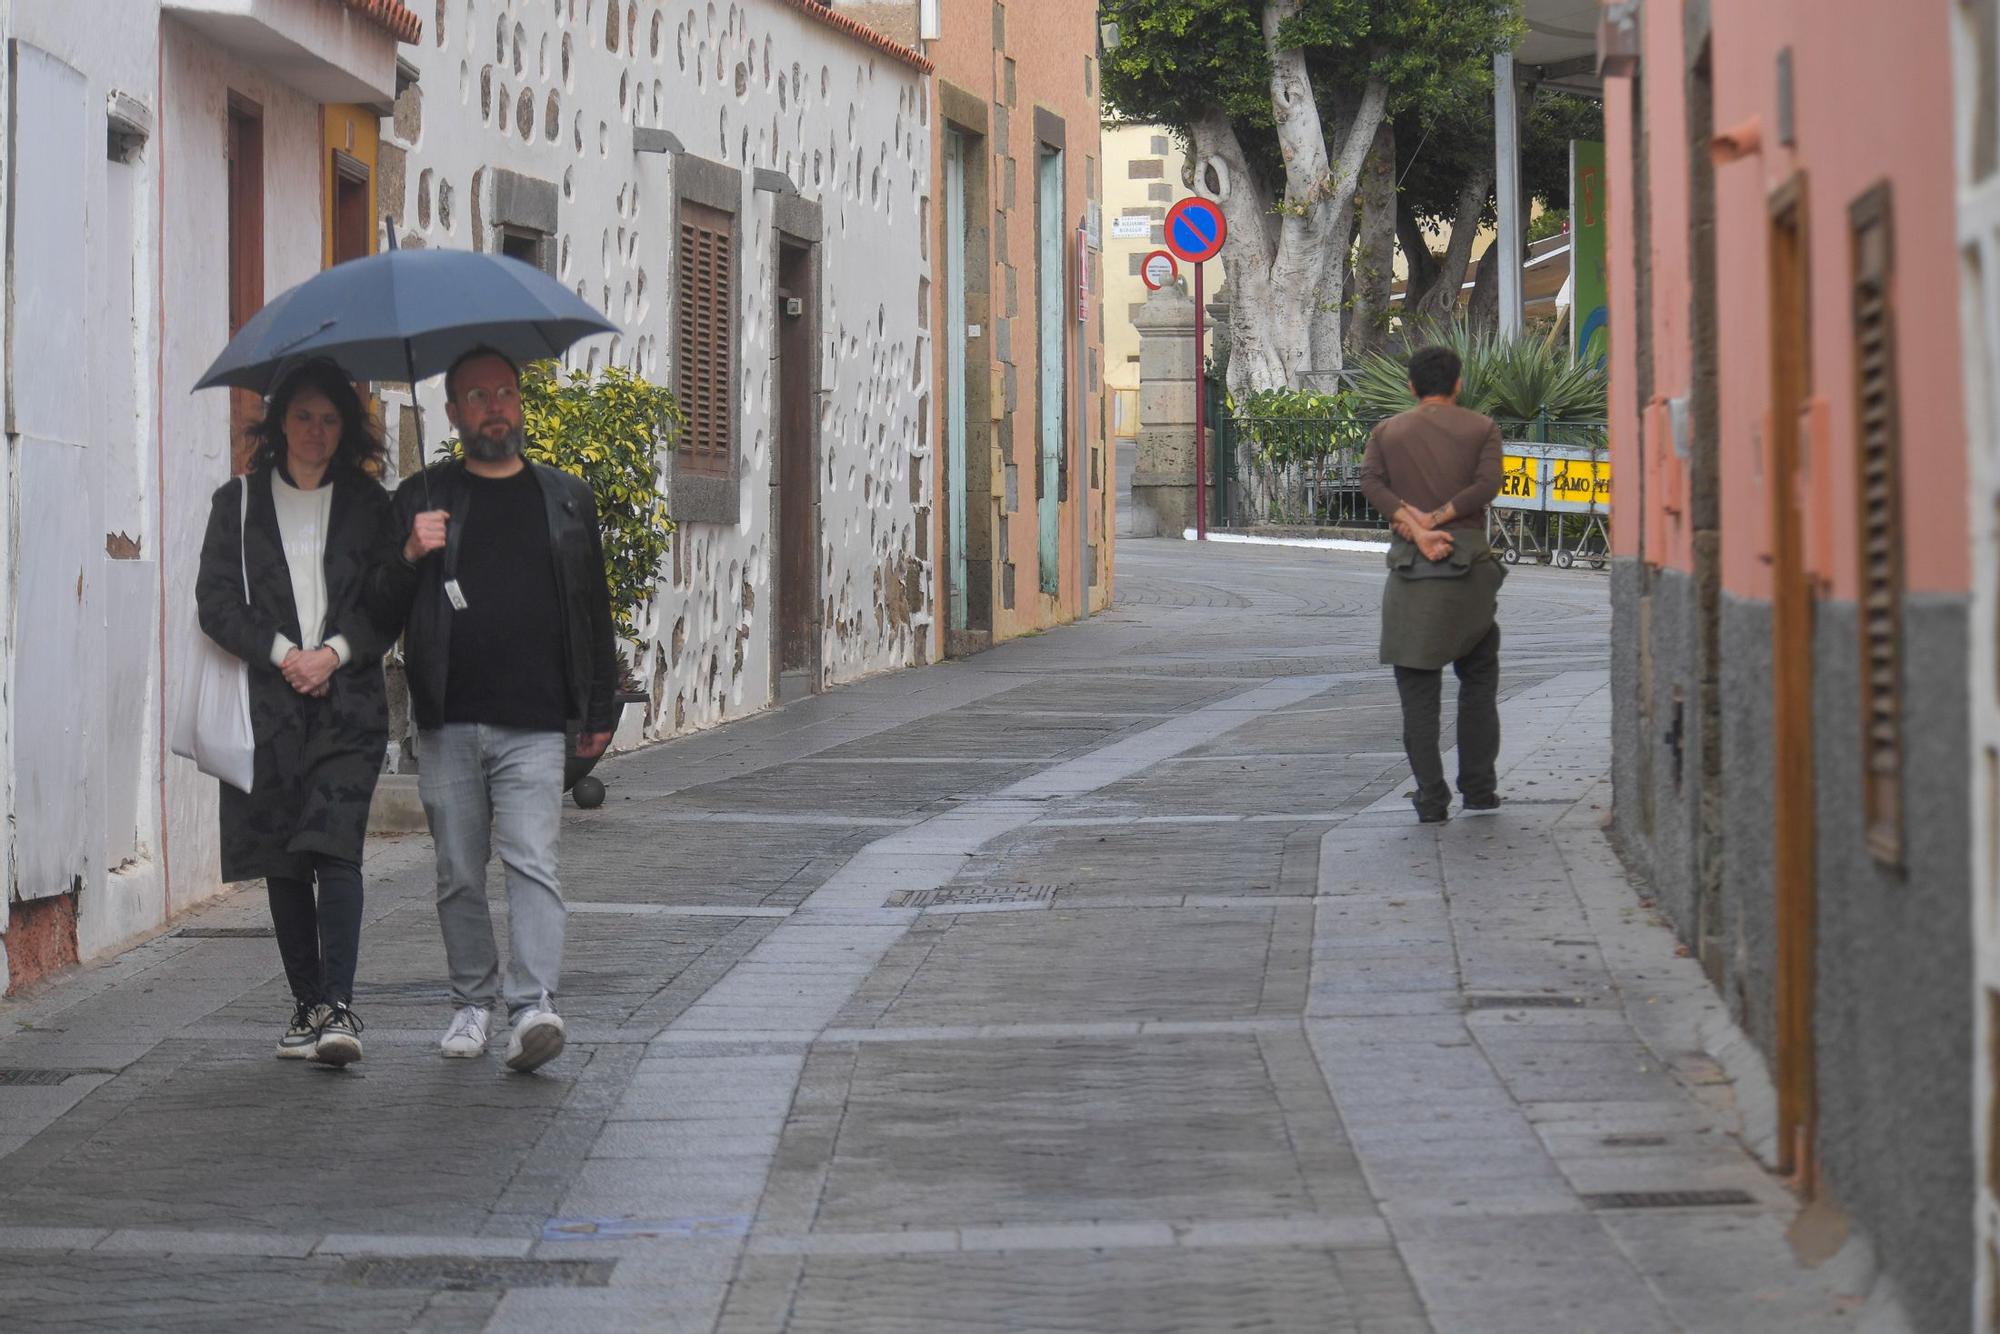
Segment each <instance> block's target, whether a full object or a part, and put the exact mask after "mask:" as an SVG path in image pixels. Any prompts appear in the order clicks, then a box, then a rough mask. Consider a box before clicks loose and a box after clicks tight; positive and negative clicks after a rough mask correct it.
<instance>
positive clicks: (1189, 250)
mask: <svg viewBox="0 0 2000 1334" xmlns="http://www.w3.org/2000/svg"><path fill="white" fill-rule="evenodd" d="M1228 239H1229V224H1228V223H1227V222H1225V221H1223V217H1222V209H1221V206H1219V205H1218V204H1216V203H1215V201H1214V200H1211V199H1203V198H1201V197H1200V196H1199V195H1196V196H1191V197H1189V198H1187V199H1183V200H1181V202H1180V203H1178V204H1175V205H1174V206H1173V207H1172V208H1170V209H1168V210H1167V249H1169V250H1171V251H1173V252H1174V257H1175V258H1176V259H1184V260H1186V261H1187V262H1188V263H1190V264H1201V263H1205V262H1207V261H1208V260H1211V259H1214V258H1215V257H1216V256H1217V255H1219V254H1221V253H1222V244H1223V242H1225V241H1227V240H1228Z"/></svg>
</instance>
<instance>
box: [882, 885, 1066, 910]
mask: <svg viewBox="0 0 2000 1334" xmlns="http://www.w3.org/2000/svg"><path fill="white" fill-rule="evenodd" d="M1061 888H1062V886H1061V885H960V886H956V887H949V888H945V889H906V890H904V891H903V892H902V893H901V894H898V895H896V896H895V897H894V898H892V899H890V900H889V906H890V907H892V908H934V907H938V906H940V905H946V904H959V905H964V906H968V907H972V906H977V905H980V904H986V903H1048V902H1051V901H1053V900H1054V898H1055V896H1056V891H1058V890H1059V889H1061Z"/></svg>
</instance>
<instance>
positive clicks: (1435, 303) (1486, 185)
mask: <svg viewBox="0 0 2000 1334" xmlns="http://www.w3.org/2000/svg"><path fill="white" fill-rule="evenodd" d="M1492 197H1493V172H1492V171H1491V170H1490V169H1489V170H1486V171H1481V172H1475V173H1474V174H1473V175H1471V176H1469V177H1467V178H1466V181H1465V185H1464V187H1463V188H1462V189H1460V190H1459V192H1458V216H1457V217H1456V218H1454V219H1453V220H1452V224H1451V239H1450V240H1449V241H1448V242H1447V243H1446V245H1445V251H1444V258H1443V259H1442V260H1441V261H1439V262H1438V264H1437V265H1436V272H1435V273H1434V274H1433V276H1432V278H1431V282H1430V284H1429V287H1428V289H1427V290H1425V292H1424V293H1423V295H1421V296H1418V295H1416V292H1417V287H1416V284H1414V283H1412V284H1411V285H1410V289H1409V290H1410V293H1411V295H1410V296H1409V297H1408V298H1407V299H1406V301H1405V305H1406V307H1407V309H1408V311H1409V313H1410V319H1411V320H1412V321H1414V322H1416V323H1418V324H1442V323H1445V322H1447V321H1449V320H1451V319H1454V318H1456V317H1457V315H1458V297H1459V289H1460V288H1462V287H1463V286H1464V285H1465V271H1466V269H1468V268H1470V267H1471V265H1472V242H1473V239H1474V238H1475V237H1477V236H1478V234H1479V220H1480V218H1481V217H1482V216H1483V215H1484V214H1485V212H1486V204H1487V201H1488V200H1490V199H1491V198H1492ZM1497 277H1498V273H1497V271H1496V273H1495V278H1496V279H1497ZM1497 299H1498V297H1497V293H1496V296H1495V300H1497ZM1495 310H1496V311H1497V310H1498V307H1497V306H1496V307H1495ZM1496 319H1497V315H1496Z"/></svg>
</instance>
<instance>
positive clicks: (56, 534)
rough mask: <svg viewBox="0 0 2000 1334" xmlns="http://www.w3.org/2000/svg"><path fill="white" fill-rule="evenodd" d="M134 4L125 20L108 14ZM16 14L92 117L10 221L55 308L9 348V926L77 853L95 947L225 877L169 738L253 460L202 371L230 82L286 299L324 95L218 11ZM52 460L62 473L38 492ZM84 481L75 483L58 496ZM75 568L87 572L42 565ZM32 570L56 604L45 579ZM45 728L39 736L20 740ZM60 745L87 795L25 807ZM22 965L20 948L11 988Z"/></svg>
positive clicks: (4, 859) (313, 209) (1, 741)
mask: <svg viewBox="0 0 2000 1334" xmlns="http://www.w3.org/2000/svg"><path fill="white" fill-rule="evenodd" d="M309 2H310V0H309ZM114 7H115V8H116V9H117V11H118V14H117V17H118V20H119V21H117V22H106V21H105V19H106V10H107V9H109V8H114ZM323 7H324V8H326V9H327V10H328V11H329V14H328V15H326V16H323V17H326V18H327V19H328V22H329V23H330V24H331V26H332V28H333V29H337V30H338V32H339V33H340V35H341V40H342V41H343V42H352V41H354V40H363V41H371V40H372V41H373V43H374V48H375V49H373V51H372V55H371V61H372V63H374V64H378V65H379V64H381V63H382V62H383V61H384V60H385V59H386V60H393V46H394V43H393V42H392V40H391V39H390V38H389V37H388V35H387V34H386V33H382V34H379V35H377V36H375V37H373V38H368V37H367V36H366V35H365V34H363V35H362V36H360V37H357V35H356V33H355V32H354V31H353V30H352V24H350V23H349V22H348V18H347V17H346V16H345V12H344V11H342V12H341V13H332V11H334V10H338V9H339V7H338V6H334V5H331V4H327V5H325V6H323ZM0 33H4V35H5V36H6V37H8V38H11V39H15V40H18V41H21V42H23V43H28V44H31V45H32V46H33V47H35V48H37V49H39V50H40V51H43V52H46V53H47V56H48V58H49V59H50V60H51V61H53V62H59V63H60V64H62V65H66V66H68V67H69V68H70V69H72V70H74V71H75V72H76V76H77V78H78V79H79V80H80V83H81V90H82V91H81V106H82V115H83V117H84V124H83V126H82V129H81V131H80V147H79V148H76V149H73V150H71V151H70V152H69V153H68V159H67V163H66V165H65V167H64V172H63V173H56V174H55V175H61V176H62V177H63V180H64V182H65V183H63V184H61V185H60V188H55V189H44V190H42V191H39V192H38V195H37V199H36V204H35V207H33V208H30V209H26V210H15V211H14V225H15V227H16V228H17V229H19V230H18V233H17V234H15V235H11V236H6V237H5V238H4V240H5V243H6V245H5V252H4V253H5V254H6V255H7V256H8V257H9V259H10V260H12V261H15V262H16V268H15V269H14V271H13V272H11V273H10V274H9V275H8V276H9V278H10V280H11V281H13V282H14V283H15V284H16V290H17V291H21V290H23V289H22V287H21V283H22V281H23V278H24V276H28V277H31V278H32V279H33V281H32V282H30V284H29V289H28V290H37V285H39V288H41V289H46V291H47V293H48V294H49V296H50V298H51V300H52V301H53V302H54V306H53V307H52V308H51V309H50V310H49V311H43V312H41V313H39V314H38V313H34V312H33V311H32V310H30V311H27V312H23V311H22V309H21V307H20V306H19V305H18V304H17V316H18V317H19V324H20V327H18V328H17V329H15V330H14V331H13V332H12V336H11V337H10V338H9V339H8V340H5V342H4V343H0V362H4V364H5V365H6V366H7V367H8V368H9V369H11V371H12V375H11V378H10V380H9V381H8V382H9V383H11V384H12V385H13V386H14V387H15V396H14V397H15V401H14V402H11V403H9V404H8V405H7V407H8V413H9V418H10V420H15V424H16V426H17V427H18V429H19V430H20V431H22V432H23V434H22V435H21V436H19V437H17V440H16V442H10V445H9V449H8V455H7V460H6V467H5V468H4V469H0V514H4V515H5V516H6V519H5V522H6V525H7V531H6V534H5V541H4V543H0V562H4V575H5V577H4V578H0V634H4V636H5V639H4V643H0V647H3V648H4V650H5V663H6V668H5V670H6V701H5V706H4V707H0V783H4V785H5V788H6V799H7V809H8V812H9V813H10V815H11V816H12V817H13V818H12V819H10V820H9V821H7V822H6V823H5V825H4V826H0V868H4V870H0V876H4V885H0V930H4V929H6V927H7V926H8V924H9V921H10V914H9V910H8V907H7V903H8V901H9V900H12V899H15V898H19V897H23V896H34V895H37V894H43V893H48V892H60V891H61V890H62V889H65V888H67V885H57V884H54V883H53V882H52V881H51V879H50V874H49V873H48V866H46V865H44V864H43V863H45V862H48V860H49V857H50V856H51V855H53V853H52V852H51V850H52V849H53V850H57V851H62V852H63V853H64V856H65V857H66V858H67V861H66V862H65V866H68V865H69V863H74V869H76V870H77V871H78V872H79V873H80V874H82V875H83V877H84V880H83V886H82V892H81V893H80V895H79V897H78V909H79V920H78V946H79V949H80V951H81V953H82V954H83V955H84V956H85V957H90V956H92V955H95V954H101V953H104V952H106V951H108V950H111V949H114V948H117V947H119V946H121V945H123V944H126V943H129V942H130V941H132V940H133V939H135V938H138V937H141V936H143V935H145V934H147V933H149V932H151V931H155V930H158V929H159V928H160V927H161V926H163V925H164V924H165V923H166V921H167V919H168V917H169V916H170V915H171V914H172V913H173V912H177V911H179V910H181V909H183V908H185V907H187V906H188V905H189V904H191V903H194V902H197V901H199V900H201V899H203V898H206V897H209V896H211V895H213V894H214V893H216V892H217V891H218V890H219V889H220V884H219V880H218V871H217V867H218V851H217V843H218V838H217V833H218V831H217V827H216V822H217V815H216V785H215V782H214V780H212V779H208V778H204V777H202V776H201V775H200V774H198V773H197V772H196V771H195V770H194V768H193V766H192V765H190V764H188V763H187V762H186V761H183V760H178V759H169V758H167V757H166V754H165V747H164V744H163V736H162V733H163V724H164V722H165V710H164V709H163V706H162V698H163V695H166V696H173V695H177V693H178V691H177V689H176V683H177V682H178V680H179V679H180V678H179V670H180V668H181V667H182V666H183V665H184V662H185V647H186V643H187V638H188V635H189V634H190V633H191V630H192V627H193V622H194V608H193V602H192V587H193V582H194V573H195V567H196V564H197V561H198V557H199V553H200V545H201V535H202V530H203V527H204V525H205V523H206V519H207V514H208V497H209V494H210V492H211V491H213V489H214V488H215V487H216V486H217V485H219V484H220V483H221V482H222V481H223V480H225V478H226V477H227V475H228V470H229V448H228V401H227V397H226V395H225V394H222V393H205V394H201V395H191V394H190V393H189V388H190V386H191V385H192V384H193V383H194V381H195V379H196V378H197V376H198V375H199V374H200V373H201V371H202V370H203V369H205V368H206V366H207V364H208V362H209V361H210V360H211V359H212V358H213V357H214V356H215V354H216V353H217V352H218V351H219V350H220V349H221V347H222V344H223V342H224V340H225V338H226V335H227V331H228V317H227V273H228V267H227V255H226V245H227V236H228V227H227V219H226V216H225V208H226V202H227V198H228V190H227V176H226V164H225V162H224V158H223V146H224V140H225V133H226V128H227V119H226V109H227V100H228V95H229V93H230V91H231V90H235V91H237V92H240V93H242V94H244V95H246V96H248V97H250V98H252V99H253V100H255V101H257V102H259V103H261V104H262V106H263V109H264V116H265V187H266V226H267V232H266V238H267V239H266V248H265V259H264V264H265V291H266V294H267V295H270V296H275V295H276V294H277V293H278V292H279V291H281V290H283V289H284V288H285V287H287V286H289V285H291V284H293V283H295V282H298V281H301V280H302V279H304V278H306V277H308V276H309V275H310V274H311V273H313V272H314V271H316V270H317V269H318V267H319V262H320V253H321V252H320V246H321V224H320V211H321V204H320V191H319V184H320V176H319V152H320V128H319V107H318V104H317V103H316V102H314V101H312V100H311V99H310V98H308V97H306V96H304V95H302V94H301V93H299V92H298V91H296V90H294V89H291V88H289V87H287V86H285V85H284V84H283V83H281V82H279V81H278V80H276V79H275V78H274V77H273V76H272V75H271V73H270V72H269V71H268V70H264V69H257V68H249V67H246V66H245V65H244V64H243V63H240V62H239V61H238V60H236V59H235V58H233V57H232V56H230V55H229V54H228V53H227V52H225V51H222V50H220V49H218V48H217V47H215V45H214V44H213V42H212V41H211V39H210V37H209V36H208V35H206V34H204V33H202V32H201V31H199V30H197V29H196V28H193V27H190V26H188V25H187V24H185V23H183V22H182V21H180V20H178V19H175V18H171V17H168V18H162V17H161V13H160V4H159V0H102V3H91V4H80V3H74V2H73V0H13V3H11V4H0ZM0 77H4V76H0ZM114 89H116V90H119V91H121V92H124V93H126V94H128V95H130V96H133V97H136V98H138V99H139V100H140V101H142V102H144V103H145V104H146V106H147V107H148V108H149V110H150V111H151V113H152V116H153V122H154V125H153V133H152V137H151V139H150V140H149V142H148V143H147V144H146V146H145V148H144V150H143V152H142V153H141V155H140V157H139V158H138V160H137V161H136V162H134V163H132V164H130V165H124V164H119V163H114V162H112V161H111V160H110V159H109V157H108V155H107V153H106V130H107V120H106V114H105V108H106V103H107V99H108V96H109V94H110V93H111V91H112V90H114ZM6 105H8V102H7V100H6V99H5V98H0V106H6ZM38 114H39V113H38ZM47 133H48V131H47V127H46V126H45V125H39V124H37V125H29V124H28V123H26V119H25V118H24V120H23V122H22V123H21V124H19V125H15V124H9V125H8V127H7V134H8V136H9V144H10V149H11V145H12V143H13V141H14V137H15V136H16V135H20V136H25V140H24V141H37V140H44V141H45V140H46V138H47ZM71 138H72V139H78V138H79V134H77V133H72V135H71ZM7 156H8V158H9V159H10V162H16V163H17V164H18V166H19V167H20V169H21V170H23V171H28V170H30V169H31V164H30V163H27V162H19V160H18V157H17V155H16V154H14V153H12V152H11V151H10V152H9V154H8V155H7ZM43 178H47V179H55V176H54V175H51V174H50V173H49V172H43V173H41V176H38V177H37V180H38V181H39V180H42V179H43ZM13 179H14V171H13V169H12V168H10V170H9V171H8V172H7V173H0V219H4V218H6V217H7V216H8V210H6V209H5V207H4V204H5V197H4V196H5V193H6V192H7V191H8V190H9V189H11V188H12V182H13ZM5 225H6V224H5V222H0V228H4V227H5ZM60 229H67V230H66V231H65V230H60ZM57 251H62V252H63V253H64V255H65V258H63V260H62V263H61V265H60V266H58V267H57V268H55V269H50V268H48V267H47V266H46V265H45V264H44V263H43V258H44V256H46V255H48V254H53V253H55V252H57ZM29 266H34V267H33V269H32V272H31V273H29V274H26V275H24V270H25V269H27V268H28V267H29ZM163 316H164V318H163ZM16 419H18V420H16ZM42 475H46V476H48V477H51V478H53V479H54V484H53V485H49V486H41V487H38V486H37V485H36V478H37V477H38V476H42ZM24 482H25V483H27V485H25V486H24ZM65 490H74V492H75V497H74V498H73V500H72V501H69V502H63V503H58V502H62V498H63V496H64V492H65ZM31 493H34V494H31ZM111 533H117V534H120V535H121V536H123V537H125V538H129V539H131V540H133V541H135V542H136V543H137V544H138V546H139V552H140V559H137V560H112V559H109V558H108V556H107V554H106V539H107V535H108V534H111ZM52 569H53V570H59V571H62V572H64V573H63V579H62V580H53V581H52V580H49V579H47V578H44V577H43V574H46V571H47V570H52ZM38 570H39V571H41V572H42V573H41V574H37V573H35V572H36V571H38ZM71 571H73V572H74V579H73V580H72V576H71V574H70V573H69V572H71ZM24 576H25V577H28V582H29V583H30V584H32V586H33V591H34V593H35V597H34V598H24V597H23V596H22V595H21V594H22V591H23V579H24ZM62 585H66V586H67V587H66V588H65V587H64V586H62ZM77 586H80V587H81V589H82V595H81V599H80V600H79V597H78V595H77V593H76V591H75V590H76V587H77ZM79 607H80V608H81V614H80V615H79V613H78V611H77V609H78V608H79ZM52 624H53V625H54V626H55V627H56V629H55V630H53V631H52V629H51V625H52ZM163 658H164V663H163ZM163 670H164V673H165V675H164V678H163ZM24 677H25V678H26V679H27V681H28V682H29V683H30V685H31V687H32V686H33V683H34V682H35V681H37V680H40V681H42V682H45V683H46V682H51V681H56V682H59V681H63V680H65V679H67V680H69V681H70V682H71V683H72V689H71V690H70V691H69V694H70V696H71V699H70V700H69V701H68V702H69V703H70V705H71V707H70V708H69V709H67V710H66V711H62V712H58V713H55V714H54V715H53V716H51V713H50V711H49V710H47V709H46V708H45V707H44V705H45V703H46V701H41V702H38V701H36V700H35V699H32V698H29V699H24V698H23V697H22V695H21V694H20V693H19V691H18V689H17V686H18V685H19V684H20V683H21V681H22V680H23V678H24ZM163 679H164V680H165V681H166V682H167V685H166V687H165V689H164V691H163V688H162V681H163ZM33 693H35V692H34V690H32V689H31V691H30V694H31V695H32V694H33ZM41 693H43V694H47V693H49V687H48V686H46V685H45V686H43V687H42V688H41ZM24 715H25V716H24ZM24 735H25V736H28V737H29V740H30V742H31V746H30V748H29V749H27V750H24V749H23V748H22V747H21V746H20V745H17V744H16V739H17V738H21V737H23V736H24ZM51 746H57V747H60V748H62V750H63V753H64V755H65V763H66V765H67V767H64V768H63V769H62V775H61V776H62V777H63V778H64V779H65V781H66V783H67V790H66V791H62V792H60V793H51V792H49V791H46V790H44V791H41V792H40V793H39V795H37V796H35V798H34V800H33V801H29V802H28V805H26V806H24V805H23V801H24V799H25V798H26V797H27V796H28V795H30V789H31V788H34V787H38V786H39V787H42V788H45V787H46V784H47V781H48V775H49V774H51V773H53V772H54V769H53V768H52V767H51V766H50V765H49V763H48V761H47V755H48V753H49V749H50V747H51ZM38 803H39V804H38ZM31 808H32V809H31ZM51 818H53V819H54V820H55V822H56V824H57V825H58V826H59V827H60V830H61V841H60V842H58V841H56V840H55V839H54V838H53V837H52V836H51V835H50V834H49V832H48V827H47V822H48V821H49V820H50V819H51ZM24 820H29V821H32V822H33V823H34V824H35V826H36V839H35V840H31V846H30V848H29V851H30V852H31V853H32V854H33V855H32V856H31V858H30V859H29V862H30V863H31V864H29V865H27V866H26V867H25V869H27V870H29V871H31V872H32V875H30V876H27V877H23V876H20V875H18V874H17V872H18V870H20V869H22V868H23V863H21V862H20V861H19V860H18V859H17V857H16V855H15V854H16V852H17V851H18V849H17V848H16V847H15V846H13V843H12V839H13V837H14V831H15V829H17V828H18V827H19V826H20V825H21V823H22V822H23V821H24ZM58 869H59V870H60V869H63V868H58ZM31 881H32V883H31ZM7 981H8V978H7V968H6V960H5V959H4V957H0V991H4V990H5V988H6V986H7Z"/></svg>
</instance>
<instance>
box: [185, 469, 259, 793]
mask: <svg viewBox="0 0 2000 1334" xmlns="http://www.w3.org/2000/svg"><path fill="white" fill-rule="evenodd" d="M240 492H241V495H242V501H243V503H242V505H241V507H240V510H239V513H238V514H237V521H236V549H237V551H238V553H239V556H238V559H239V562H240V563H241V567H242V573H243V601H244V602H245V603H246V604H247V603H248V602H249V601H250V565H249V561H248V558H247V557H243V556H242V555H241V552H242V550H243V547H244V538H245V534H246V531H247V530H248V528H249V526H250V479H249V478H248V477H245V478H244V479H243V485H242V487H241V488H240ZM173 752H174V754H176V755H179V756H181V757H183V758H185V759H190V760H193V761H194V763H195V767H196V768H197V769H200V770H201V771H202V772H203V773H205V774H207V775H209V776H210V777H211V778H220V779H221V780H222V781H223V782H225V783H227V784H229V786H231V787H233V788H236V789H238V790H239V791H243V792H248V791H249V790H250V785H251V783H252V782H253V781H254V777H255V773H256V760H257V737H256V735H255V734H254V733H253V732H252V731H251V730H250V669H249V668H248V667H246V666H245V665H244V664H243V660H242V659H241V658H239V657H237V656H236V655H235V654H233V653H231V652H229V651H228V650H227V649H225V648H223V647H222V646H221V645H220V644H218V643H216V642H215V641H214V640H213V639H210V638H209V637H208V636H207V635H206V634H203V633H202V630H201V625H200V622H199V619H197V621H196V625H195V632H194V643H193V645H192V646H191V647H190V650H189V653H188V676H187V684H186V685H185V686H183V687H182V688H181V706H180V712H179V714H178V715H177V716H176V717H175V718H174V737H173Z"/></svg>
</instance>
